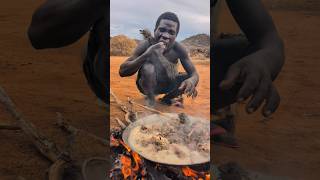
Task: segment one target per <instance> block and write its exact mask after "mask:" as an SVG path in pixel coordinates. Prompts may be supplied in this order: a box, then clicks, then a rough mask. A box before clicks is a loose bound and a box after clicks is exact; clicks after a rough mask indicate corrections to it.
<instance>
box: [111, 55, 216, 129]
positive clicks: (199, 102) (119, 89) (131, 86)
mask: <svg viewBox="0 0 320 180" xmlns="http://www.w3.org/2000/svg"><path fill="white" fill-rule="evenodd" d="M126 58H127V57H111V60H110V67H111V68H110V77H111V78H110V85H111V89H112V91H113V92H114V93H115V94H116V96H118V98H119V99H120V100H121V101H124V102H125V103H126V101H127V98H128V97H130V98H133V99H134V100H136V101H137V102H139V103H140V104H145V101H144V96H143V95H142V94H141V93H140V92H139V90H138V89H137V87H136V75H134V76H131V77H125V78H121V77H120V76H119V73H118V72H119V67H120V65H121V63H122V62H123V61H125V60H126ZM194 62H195V66H196V69H197V71H198V73H199V76H200V81H199V84H198V87H197V90H198V97H197V98H195V99H191V98H184V100H185V102H184V108H183V109H182V108H178V107H174V106H165V105H161V104H159V103H157V104H156V106H155V108H156V109H158V110H160V111H162V112H186V113H188V114H189V115H193V116H198V117H203V118H206V119H209V118H210V65H209V64H210V62H209V61H208V60H195V61H194ZM179 71H182V66H181V65H180V66H179ZM161 96H162V95H159V96H158V97H161ZM111 99H112V98H111ZM195 107H197V108H196V109H195ZM200 107H201V108H200ZM110 110H111V112H110V114H111V128H112V127H114V126H118V124H117V122H116V121H115V120H114V118H115V117H119V118H120V119H124V118H123V113H122V112H121V111H120V110H119V108H117V106H116V105H115V104H114V103H111V107H110ZM137 110H138V111H143V109H141V108H137ZM147 113H148V112H146V111H143V112H142V114H140V115H142V116H144V115H146V114H147Z"/></svg>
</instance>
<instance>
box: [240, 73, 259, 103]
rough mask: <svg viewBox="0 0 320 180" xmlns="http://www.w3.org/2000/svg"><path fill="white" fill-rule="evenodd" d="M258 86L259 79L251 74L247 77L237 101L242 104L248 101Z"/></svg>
mask: <svg viewBox="0 0 320 180" xmlns="http://www.w3.org/2000/svg"><path fill="white" fill-rule="evenodd" d="M260 84H261V83H260ZM258 86H259V79H258V76H257V75H255V74H250V75H249V76H246V78H245V81H244V83H243V85H242V87H241V88H240V90H239V93H238V95H237V100H238V101H240V102H241V101H244V100H246V99H247V98H248V97H249V96H250V95H251V94H253V93H254V91H255V90H256V89H257V87H258Z"/></svg>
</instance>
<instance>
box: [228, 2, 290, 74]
mask: <svg viewBox="0 0 320 180" xmlns="http://www.w3.org/2000/svg"><path fill="white" fill-rule="evenodd" d="M227 3H228V6H229V8H230V11H231V13H232V15H233V17H234V18H235V20H236V21H237V23H238V24H239V26H240V28H241V30H242V31H243V32H244V33H245V35H246V37H247V38H248V40H249V42H250V44H251V46H253V47H254V48H255V49H256V50H257V51H259V53H261V54H264V55H265V56H269V60H268V61H267V62H266V65H267V66H268V69H269V71H270V73H271V76H272V79H275V78H276V76H277V75H278V73H279V72H280V70H281V68H282V65H283V63H284V46H283V42H282V40H281V38H280V37H279V35H278V32H277V29H276V27H275V25H274V23H273V20H272V18H271V16H270V15H269V14H268V12H267V10H266V9H265V7H264V6H263V4H262V3H261V1H260V0H241V1H234V0H227Z"/></svg>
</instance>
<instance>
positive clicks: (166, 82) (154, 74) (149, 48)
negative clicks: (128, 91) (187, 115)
mask: <svg viewBox="0 0 320 180" xmlns="http://www.w3.org/2000/svg"><path fill="white" fill-rule="evenodd" d="M179 27H180V22H179V19H178V17H177V16H176V15H175V14H174V13H171V12H165V13H163V14H161V15H160V16H159V18H158V20H157V22H156V26H155V29H154V36H155V37H154V42H152V41H148V40H145V41H143V42H142V43H140V44H139V45H138V47H137V48H136V49H135V51H134V53H133V55H132V56H131V57H129V58H128V59H127V60H126V61H125V62H124V63H123V64H122V65H121V66H120V70H119V74H120V76H121V77H125V76H131V75H133V74H135V73H136V72H138V78H137V81H136V83H137V87H138V89H139V90H140V92H141V93H143V94H144V95H146V97H147V103H148V105H151V106H153V105H154V103H155V100H154V99H155V96H156V95H158V94H165V96H164V97H163V98H161V102H163V103H165V104H168V105H171V104H172V103H175V102H174V98H176V97H178V96H180V95H181V94H186V95H187V96H191V97H193V98H194V97H196V96H197V91H196V86H197V84H198V81H199V76H198V73H197V71H196V69H195V67H194V65H193V64H192V62H191V60H190V58H189V56H188V53H187V51H186V50H185V48H184V47H183V46H182V45H181V44H180V43H178V42H176V41H175V39H176V37H177V34H178V32H179ZM178 60H180V62H181V64H182V66H183V68H184V69H185V71H186V73H178V72H177V70H176V68H174V67H175V66H176V65H177V63H178Z"/></svg>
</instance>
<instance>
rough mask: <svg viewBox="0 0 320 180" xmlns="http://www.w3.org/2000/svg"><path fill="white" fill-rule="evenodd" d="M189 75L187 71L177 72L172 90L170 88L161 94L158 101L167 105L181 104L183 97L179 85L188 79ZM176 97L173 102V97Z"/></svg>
mask: <svg viewBox="0 0 320 180" xmlns="http://www.w3.org/2000/svg"><path fill="white" fill-rule="evenodd" d="M189 77H190V76H189V75H188V74H187V73H179V74H178V75H177V77H176V82H175V86H174V88H173V89H172V90H170V91H169V92H168V93H166V94H165V96H163V97H162V98H161V99H160V101H161V102H162V103H164V104H167V105H172V104H175V103H176V105H178V106H182V104H183V99H182V96H181V95H182V94H183V92H182V91H180V90H179V87H180V85H181V83H182V82H183V81H184V80H186V79H188V78H189ZM175 98H178V99H177V100H176V102H174V99H175Z"/></svg>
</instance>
